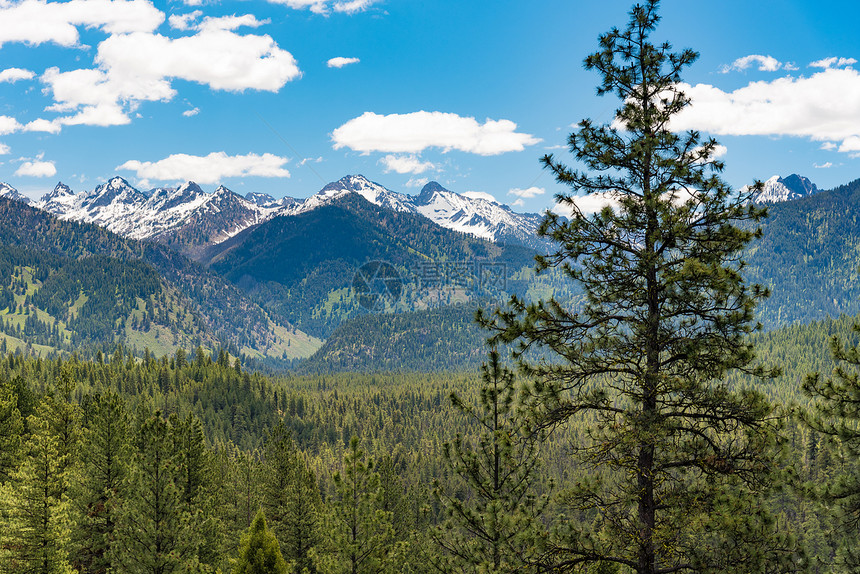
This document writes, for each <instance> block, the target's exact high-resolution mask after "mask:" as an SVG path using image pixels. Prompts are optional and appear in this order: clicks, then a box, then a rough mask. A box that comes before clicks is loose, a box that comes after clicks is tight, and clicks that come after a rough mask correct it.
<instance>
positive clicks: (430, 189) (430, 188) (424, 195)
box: [418, 181, 448, 203]
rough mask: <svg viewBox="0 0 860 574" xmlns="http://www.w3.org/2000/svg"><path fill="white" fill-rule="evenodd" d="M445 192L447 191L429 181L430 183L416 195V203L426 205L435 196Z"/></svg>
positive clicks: (434, 182) (435, 182) (436, 183)
mask: <svg viewBox="0 0 860 574" xmlns="http://www.w3.org/2000/svg"><path fill="white" fill-rule="evenodd" d="M446 191H448V190H447V189H445V188H444V187H442V186H441V185H440V184H439V182H437V181H431V182H430V183H428V184H427V185H425V186H424V187H422V188H421V192H420V193H419V194H418V202H419V203H426V202H427V201H429V200H430V198H431V197H433V196H434V195H435V194H437V193H440V192H446Z"/></svg>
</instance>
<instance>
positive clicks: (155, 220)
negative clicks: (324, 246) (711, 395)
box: [0, 175, 541, 257]
mask: <svg viewBox="0 0 860 574" xmlns="http://www.w3.org/2000/svg"><path fill="white" fill-rule="evenodd" d="M9 189H10V190H12V188H11V187H9ZM12 191H14V190H12ZM6 193H7V194H11V192H9V191H7V192H6ZM15 193H17V192H15ZM3 194H4V193H3V191H2V188H0V195H3ZM349 194H356V195H359V196H361V197H363V198H364V199H366V200H367V201H369V202H371V203H373V204H375V205H378V206H380V207H383V208H387V209H391V210H394V211H399V212H406V213H413V214H416V215H421V216H424V217H427V218H428V219H430V220H431V221H434V222H435V223H437V224H439V225H440V226H442V227H445V228H448V229H452V230H455V231H459V232H462V233H468V234H471V235H474V236H477V237H480V238H482V239H487V240H490V241H497V242H508V243H517V244H523V245H529V246H532V247H538V246H540V240H539V239H538V238H537V237H536V235H535V230H536V229H537V226H538V224H539V222H540V219H541V217H540V216H539V215H537V214H521V213H515V212H513V211H511V209H510V208H509V207H507V206H505V205H501V204H499V203H497V202H496V201H494V200H492V199H491V198H490V197H476V196H471V197H469V196H466V195H461V194H458V193H454V192H453V191H449V190H447V189H445V188H443V187H442V186H441V185H439V184H438V183H436V182H432V183H428V184H427V185H426V186H425V187H424V189H422V190H421V193H419V194H418V195H407V194H404V193H398V192H395V191H391V190H390V189H387V188H385V187H383V186H381V185H379V184H378V183H374V182H372V181H370V180H368V179H367V178H365V177H364V176H361V175H350V176H346V177H344V178H342V179H340V180H338V181H336V182H333V183H330V184H328V185H326V186H325V187H323V188H322V189H321V190H320V191H318V192H317V193H315V194H313V195H311V196H310V197H308V198H307V199H304V200H301V199H295V198H292V197H285V198H283V199H275V198H274V197H272V196H271V195H268V194H264V193H249V194H248V195H247V196H246V197H244V198H243V197H241V196H239V195H237V194H236V193H233V192H232V191H230V190H229V189H227V188H226V187H224V186H220V187H218V189H216V190H215V191H214V192H213V193H207V192H205V191H204V190H203V189H201V188H200V186H198V185H197V184H196V183H194V182H191V181H189V182H187V183H184V184H182V185H180V186H179V187H176V188H172V187H163V188H156V189H151V190H149V191H141V190H138V189H135V188H134V187H133V186H131V185H130V184H129V183H128V182H127V181H126V180H125V179H123V178H121V177H114V178H112V179H110V180H109V181H108V182H106V183H104V184H101V185H99V186H97V187H96V188H95V189H94V190H92V191H90V192H86V191H82V192H79V193H75V192H73V191H72V190H71V189H70V188H69V187H68V186H67V185H65V184H63V183H62V182H60V183H58V184H57V186H56V187H55V188H54V190H53V191H51V192H50V193H48V194H46V195H45V196H43V197H42V198H41V200H39V201H38V202H36V203H35V204H34V206H35V207H38V208H40V209H43V210H45V211H48V212H51V213H53V214H55V215H57V216H58V217H60V218H61V219H66V220H75V221H86V222H88V223H95V224H97V225H100V226H102V227H105V228H107V229H108V230H110V231H112V232H114V233H116V234H118V235H122V236H124V237H130V238H133V239H154V240H156V241H161V242H163V243H167V244H169V245H171V246H174V247H175V248H178V249H179V250H180V251H183V252H184V253H186V254H187V255H190V256H192V257H195V256H197V255H198V254H201V253H202V250H203V249H204V248H205V247H206V246H208V245H215V244H218V243H220V242H222V241H224V240H226V239H228V238H229V237H232V236H234V235H236V234H238V233H240V232H241V231H243V230H244V229H247V228H248V227H251V226H253V225H256V224H259V223H262V222H264V221H266V220H268V219H270V218H272V217H276V216H284V217H289V216H293V215H298V214H300V213H305V212H308V211H310V210H313V209H316V208H317V207H320V206H322V205H326V204H328V203H331V202H332V201H335V200H336V199H338V198H340V197H344V196H345V195H349ZM21 197H23V196H21ZM24 199H26V198H24Z"/></svg>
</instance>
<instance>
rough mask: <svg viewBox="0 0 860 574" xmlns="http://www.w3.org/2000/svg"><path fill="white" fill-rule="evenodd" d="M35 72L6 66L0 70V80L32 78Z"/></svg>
mask: <svg viewBox="0 0 860 574" xmlns="http://www.w3.org/2000/svg"><path fill="white" fill-rule="evenodd" d="M35 75H36V74H34V73H33V72H31V71H30V70H24V69H22V68H6V69H5V70H3V71H2V72H0V82H10V83H15V82H17V81H18V80H32V79H33V77H34V76H35Z"/></svg>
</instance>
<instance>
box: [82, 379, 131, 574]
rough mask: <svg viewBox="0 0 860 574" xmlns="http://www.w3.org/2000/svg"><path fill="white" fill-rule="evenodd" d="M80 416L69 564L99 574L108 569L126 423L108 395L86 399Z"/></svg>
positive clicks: (125, 457) (125, 454)
mask: <svg viewBox="0 0 860 574" xmlns="http://www.w3.org/2000/svg"><path fill="white" fill-rule="evenodd" d="M85 412H86V413H87V416H86V418H87V420H86V428H85V429H84V433H83V440H82V441H81V470H80V473H79V474H78V475H77V476H76V480H75V481H74V483H73V485H72V487H71V494H72V497H73V498H72V500H73V511H74V516H75V517H76V524H77V526H76V529H75V532H74V535H73V542H74V548H75V551H74V554H75V560H74V562H75V564H76V565H77V566H79V569H80V570H81V571H83V572H87V573H92V574H102V573H107V572H110V571H111V570H112V569H113V566H114V562H113V558H112V556H111V553H110V545H111V543H112V541H113V539H114V537H115V534H116V533H115V531H116V520H117V517H116V512H117V505H118V504H119V502H120V501H119V495H120V489H121V487H122V483H123V480H124V478H125V475H126V469H127V466H128V463H129V423H130V418H129V416H128V414H127V413H126V411H125V403H124V402H123V400H122V399H121V398H120V397H119V396H118V395H116V394H114V393H111V392H108V393H104V394H97V395H95V396H93V397H92V398H91V399H89V400H88V401H87V403H86V406H85Z"/></svg>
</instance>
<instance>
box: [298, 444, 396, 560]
mask: <svg viewBox="0 0 860 574" xmlns="http://www.w3.org/2000/svg"><path fill="white" fill-rule="evenodd" d="M334 487H335V493H336V494H335V497H334V499H333V500H331V501H330V503H329V504H328V505H327V508H326V512H325V514H323V516H322V520H321V524H320V538H321V540H320V543H319V544H318V545H317V546H316V547H315V548H313V549H312V551H311V557H312V559H313V561H314V565H315V566H316V568H317V570H318V571H319V572H325V573H326V574H371V573H381V572H387V571H389V570H390V568H391V567H392V566H393V562H394V561H395V560H396V556H397V554H398V552H399V550H400V546H399V545H397V544H395V543H394V540H393V538H394V529H393V528H392V526H391V515H390V513H388V512H385V511H384V510H382V509H381V507H380V506H381V505H380V494H381V493H380V488H379V475H378V474H376V473H375V472H374V471H373V460H371V459H367V460H366V459H365V454H364V451H363V450H362V449H361V448H360V447H359V440H358V437H356V436H353V437H352V439H351V440H350V442H349V450H348V451H347V452H346V454H345V455H344V459H343V474H341V473H339V472H338V473H335V475H334Z"/></svg>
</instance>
